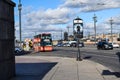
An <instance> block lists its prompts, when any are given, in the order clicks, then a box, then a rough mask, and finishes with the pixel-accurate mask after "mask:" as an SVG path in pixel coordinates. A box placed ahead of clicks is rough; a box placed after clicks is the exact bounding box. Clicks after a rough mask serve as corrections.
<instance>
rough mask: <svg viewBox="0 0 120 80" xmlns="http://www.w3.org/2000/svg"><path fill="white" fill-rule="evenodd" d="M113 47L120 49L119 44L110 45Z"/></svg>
mask: <svg viewBox="0 0 120 80" xmlns="http://www.w3.org/2000/svg"><path fill="white" fill-rule="evenodd" d="M110 44H111V45H113V48H119V47H120V45H119V44H117V43H114V42H113V43H110Z"/></svg>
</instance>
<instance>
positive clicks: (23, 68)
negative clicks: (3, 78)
mask: <svg viewBox="0 0 120 80" xmlns="http://www.w3.org/2000/svg"><path fill="white" fill-rule="evenodd" d="M56 64H57V62H50V63H49V62H47V63H16V77H15V78H14V79H11V80H42V78H43V77H44V76H45V75H46V74H47V73H48V72H49V71H50V70H51V69H52V68H53V67H54V66H55V65H56Z"/></svg>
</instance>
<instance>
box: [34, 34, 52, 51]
mask: <svg viewBox="0 0 120 80" xmlns="http://www.w3.org/2000/svg"><path fill="white" fill-rule="evenodd" d="M33 47H34V50H35V51H37V52H38V51H52V50H53V45H52V36H51V34H50V33H42V34H39V35H36V36H34V39H33Z"/></svg>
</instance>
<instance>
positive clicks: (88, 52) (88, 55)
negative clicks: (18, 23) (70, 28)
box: [27, 45, 120, 72]
mask: <svg viewBox="0 0 120 80" xmlns="http://www.w3.org/2000/svg"><path fill="white" fill-rule="evenodd" d="M77 51H78V48H72V47H55V48H54V51H52V52H37V53H34V52H32V53H30V54H27V56H28V55H29V56H59V57H71V58H76V55H77ZM80 52H81V56H82V58H83V59H89V60H92V61H95V62H98V63H100V64H102V65H104V66H107V67H109V68H110V69H112V70H113V71H115V72H120V63H119V59H118V56H117V55H116V53H117V52H120V48H114V49H113V50H97V48H96V46H94V45H92V46H85V47H83V48H80Z"/></svg>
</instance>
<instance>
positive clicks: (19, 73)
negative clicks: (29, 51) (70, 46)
mask: <svg viewBox="0 0 120 80" xmlns="http://www.w3.org/2000/svg"><path fill="white" fill-rule="evenodd" d="M11 80H120V78H118V77H116V76H115V75H113V74H112V71H111V70H110V69H108V68H107V67H104V66H102V65H100V64H98V63H95V62H92V61H89V60H83V61H76V59H75V58H63V57H46V56H39V57H38V56H36V57H35V56H34V57H33V56H17V57H16V77H15V78H14V79H11Z"/></svg>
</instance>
